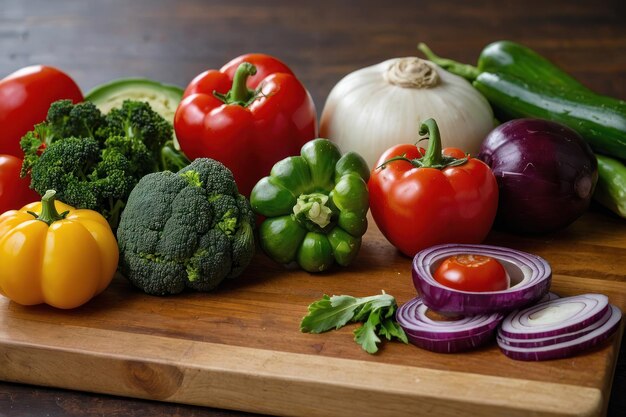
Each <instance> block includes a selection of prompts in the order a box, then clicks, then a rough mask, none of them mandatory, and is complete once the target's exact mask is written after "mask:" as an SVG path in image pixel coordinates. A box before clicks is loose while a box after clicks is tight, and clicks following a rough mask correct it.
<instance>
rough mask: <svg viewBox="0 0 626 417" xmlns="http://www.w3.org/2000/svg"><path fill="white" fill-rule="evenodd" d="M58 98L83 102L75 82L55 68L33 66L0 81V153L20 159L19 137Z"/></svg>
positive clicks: (44, 114) (39, 118)
mask: <svg viewBox="0 0 626 417" xmlns="http://www.w3.org/2000/svg"><path fill="white" fill-rule="evenodd" d="M60 99H70V100H72V101H73V102H74V103H78V102H81V101H83V95H82V93H81V91H80V88H78V85H76V83H75V82H74V81H73V80H72V79H71V78H70V77H69V76H68V75H67V74H65V73H63V72H61V71H59V70H58V69H56V68H52V67H47V66H43V65H34V66H30V67H25V68H22V69H20V70H18V71H16V72H14V73H13V74H10V75H9V76H7V77H6V78H4V79H2V80H0V132H2V136H1V137H0V154H8V155H14V156H17V157H19V158H21V157H22V156H23V155H24V154H23V153H22V150H21V149H20V139H21V138H22V136H24V134H26V132H28V131H30V130H33V126H34V125H36V124H37V123H40V122H42V121H43V120H44V119H45V118H46V115H47V114H48V109H49V108H50V104H52V103H53V102H55V101H57V100H60Z"/></svg>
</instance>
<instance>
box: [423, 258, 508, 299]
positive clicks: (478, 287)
mask: <svg viewBox="0 0 626 417" xmlns="http://www.w3.org/2000/svg"><path fill="white" fill-rule="evenodd" d="M434 278H435V281H437V282H439V283H440V284H442V285H445V286H446V287H450V288H454V289H455V290H460V291H471V292H484V291H502V290H506V289H507V288H508V287H509V279H508V277H507V275H506V270H505V269H504V267H503V266H502V264H501V263H500V262H498V261H497V260H496V259H494V258H491V257H489V256H483V255H466V254H461V255H455V256H451V257H449V258H448V259H446V260H445V261H443V263H442V264H441V265H439V268H437V270H436V271H435V275H434Z"/></svg>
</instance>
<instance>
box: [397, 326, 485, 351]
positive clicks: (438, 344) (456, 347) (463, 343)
mask: <svg viewBox="0 0 626 417" xmlns="http://www.w3.org/2000/svg"><path fill="white" fill-rule="evenodd" d="M405 333H406V336H407V338H408V339H409V342H411V343H412V344H414V345H415V346H418V347H421V348H422V349H426V350H430V351H432V352H437V353H456V352H462V351H465V350H470V349H476V348H478V347H481V346H483V345H485V344H487V343H489V342H490V341H492V340H493V339H494V335H495V331H494V330H493V329H491V330H490V329H487V330H485V331H483V332H482V333H477V334H474V335H471V336H462V337H455V338H452V339H431V338H427V337H419V336H415V335H414V334H413V333H409V332H407V331H405Z"/></svg>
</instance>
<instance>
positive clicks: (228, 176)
mask: <svg viewBox="0 0 626 417" xmlns="http://www.w3.org/2000/svg"><path fill="white" fill-rule="evenodd" d="M254 224H255V220H254V215H253V213H252V210H251V208H250V204H249V203H248V200H247V199H246V198H245V197H243V196H242V195H240V194H239V193H238V191H237V186H236V184H235V181H234V179H233V176H232V173H231V172H230V171H229V170H228V169H227V168H226V167H225V166H224V165H222V164H221V163H219V162H217V161H214V160H212V159H207V158H202V159H196V160H195V161H194V162H192V163H191V164H190V165H189V166H187V167H186V168H184V169H182V170H180V171H179V172H178V173H176V174H174V173H172V172H170V171H164V172H157V173H153V174H148V175H146V176H145V177H143V178H142V179H141V180H140V181H139V183H138V184H137V185H136V186H135V188H134V189H133V191H132V192H131V194H130V196H129V198H128V202H127V204H126V208H125V209H124V211H123V213H122V218H121V220H120V224H119V228H118V230H117V238H118V243H119V248H120V270H121V272H122V274H123V275H125V276H126V277H127V278H128V279H129V280H130V281H131V282H132V283H133V284H134V285H135V286H136V287H138V288H140V289H142V290H143V291H145V292H146V293H148V294H154V295H166V294H176V293H179V292H181V291H183V290H184V289H185V288H190V289H194V290H197V291H210V290H212V289H214V288H215V287H217V286H218V285H219V284H220V283H221V282H222V281H223V280H224V279H227V278H233V277H236V276H238V275H240V274H241V273H242V272H243V270H244V269H245V268H246V267H247V266H248V264H249V263H250V260H251V259H252V256H253V254H254V234H253V229H254Z"/></svg>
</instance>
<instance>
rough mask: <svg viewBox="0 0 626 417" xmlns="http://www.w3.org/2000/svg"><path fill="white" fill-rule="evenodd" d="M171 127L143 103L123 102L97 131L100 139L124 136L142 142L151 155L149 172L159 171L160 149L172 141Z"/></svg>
mask: <svg viewBox="0 0 626 417" xmlns="http://www.w3.org/2000/svg"><path fill="white" fill-rule="evenodd" d="M172 134H173V129H172V125H171V124H170V123H169V122H168V121H167V120H165V119H164V118H163V117H161V115H159V114H158V113H157V112H155V111H154V110H152V108H151V107H150V105H149V104H148V103H146V102H143V101H133V100H125V101H124V102H123V103H122V107H119V108H114V109H111V111H110V112H109V113H107V115H106V125H105V126H104V127H103V128H102V129H100V130H99V131H98V135H99V136H102V137H111V136H125V137H127V138H129V139H134V140H137V141H140V142H142V143H143V144H144V145H145V146H146V148H147V149H148V150H149V151H150V154H151V155H152V158H151V164H152V165H153V169H152V170H151V172H154V171H157V170H161V169H162V167H160V166H159V161H160V158H161V149H162V148H163V146H165V143H166V142H167V141H169V140H171V139H172Z"/></svg>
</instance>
